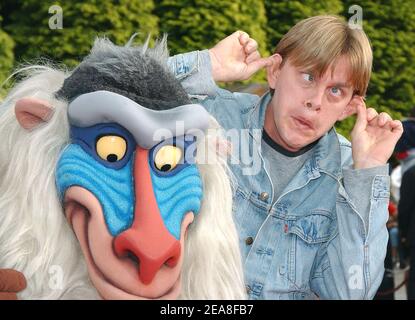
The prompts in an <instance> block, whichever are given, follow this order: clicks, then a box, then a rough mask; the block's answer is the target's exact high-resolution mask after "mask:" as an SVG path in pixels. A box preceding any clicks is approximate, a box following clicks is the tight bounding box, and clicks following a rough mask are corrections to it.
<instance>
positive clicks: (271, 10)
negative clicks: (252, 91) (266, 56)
mask: <svg viewBox="0 0 415 320" xmlns="http://www.w3.org/2000/svg"><path fill="white" fill-rule="evenodd" d="M265 9H266V13H267V19H268V27H267V37H268V39H267V43H268V49H269V51H271V52H273V51H274V49H275V47H276V45H277V43H278V41H280V39H281V38H282V36H283V35H284V34H286V33H287V32H288V30H290V29H291V27H293V26H294V25H295V24H296V23H297V22H299V21H300V20H303V19H306V18H309V17H312V16H316V15H319V14H340V13H341V12H342V11H343V4H342V1H341V0H323V1H315V0H303V1H284V0H265Z"/></svg>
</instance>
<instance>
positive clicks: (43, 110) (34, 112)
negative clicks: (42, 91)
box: [14, 97, 53, 130]
mask: <svg viewBox="0 0 415 320" xmlns="http://www.w3.org/2000/svg"><path fill="white" fill-rule="evenodd" d="M14 113H15V115H16V119H17V121H18V122H19V124H20V126H22V127H23V128H24V129H26V130H33V129H34V128H36V127H37V126H38V125H40V124H42V123H44V122H48V121H49V120H50V118H51V117H52V115H53V107H52V105H51V104H50V103H49V102H48V101H46V100H41V99H37V98H32V97H30V98H22V99H19V100H17V102H16V104H15V106H14Z"/></svg>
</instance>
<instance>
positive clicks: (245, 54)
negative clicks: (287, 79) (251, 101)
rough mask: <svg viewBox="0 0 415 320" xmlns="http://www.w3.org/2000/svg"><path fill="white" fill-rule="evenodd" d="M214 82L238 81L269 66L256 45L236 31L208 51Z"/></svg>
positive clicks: (245, 35)
mask: <svg viewBox="0 0 415 320" xmlns="http://www.w3.org/2000/svg"><path fill="white" fill-rule="evenodd" d="M209 54H210V60H211V63H212V76H213V79H214V80H215V81H224V82H226V81H240V80H246V79H248V78H250V77H251V76H252V75H253V74H254V73H256V72H257V71H258V70H260V69H262V68H264V67H266V66H267V65H270V64H271V61H270V59H268V58H261V54H260V53H259V51H258V43H257V42H256V41H255V40H254V39H252V38H250V37H249V35H248V34H247V33H246V32H244V31H236V32H234V33H233V34H231V35H230V36H228V37H226V38H225V39H223V40H221V41H220V42H218V43H217V44H216V45H215V46H214V47H213V48H212V49H210V50H209Z"/></svg>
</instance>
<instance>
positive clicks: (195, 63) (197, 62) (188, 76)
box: [167, 50, 217, 98]
mask: <svg viewBox="0 0 415 320" xmlns="http://www.w3.org/2000/svg"><path fill="white" fill-rule="evenodd" d="M167 64H168V67H169V69H170V71H171V72H172V73H173V74H174V76H175V77H176V79H177V80H179V81H180V83H181V85H182V86H183V88H184V89H185V91H186V92H187V94H189V95H190V96H195V97H196V98H203V97H207V96H209V97H213V96H215V95H216V89H217V86H216V84H215V81H214V80H213V77H212V66H211V62H210V56H209V51H208V50H203V51H193V52H189V53H184V54H178V55H175V56H173V57H170V58H169V59H168V61H167Z"/></svg>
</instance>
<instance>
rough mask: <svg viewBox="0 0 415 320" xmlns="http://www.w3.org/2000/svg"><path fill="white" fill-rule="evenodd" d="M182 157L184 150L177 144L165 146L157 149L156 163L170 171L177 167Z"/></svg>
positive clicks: (161, 169)
mask: <svg viewBox="0 0 415 320" xmlns="http://www.w3.org/2000/svg"><path fill="white" fill-rule="evenodd" d="M181 158H182V150H181V149H180V148H177V147H175V146H163V147H161V148H160V150H159V151H157V154H156V156H155V157H154V165H155V166H156V168H157V169H158V170H160V171H163V172H168V171H171V170H173V169H174V168H176V166H177V164H178V163H179V161H180V159H181Z"/></svg>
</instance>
